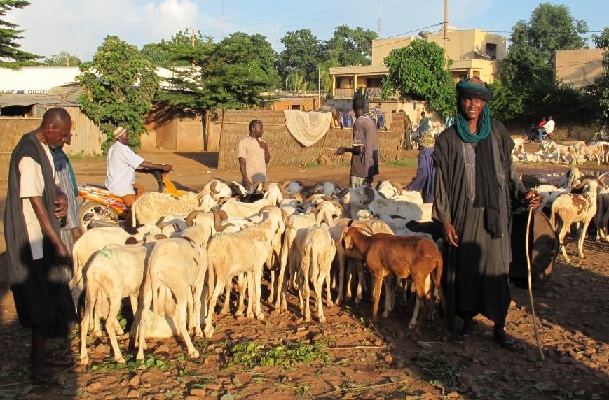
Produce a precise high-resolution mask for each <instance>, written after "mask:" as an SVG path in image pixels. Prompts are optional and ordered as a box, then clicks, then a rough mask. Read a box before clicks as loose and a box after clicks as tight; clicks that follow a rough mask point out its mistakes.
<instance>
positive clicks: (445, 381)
mask: <svg viewBox="0 0 609 400" xmlns="http://www.w3.org/2000/svg"><path fill="white" fill-rule="evenodd" d="M413 361H414V364H415V365H416V366H418V367H419V368H421V369H422V370H423V371H425V372H426V373H428V374H430V375H431V376H432V379H431V380H430V381H429V384H430V385H432V386H434V387H435V388H437V389H439V390H440V391H442V393H443V394H444V395H445V394H446V393H449V392H452V391H455V390H457V391H458V390H462V389H463V388H461V387H459V386H458V384H457V376H458V374H459V370H460V366H458V365H453V363H452V362H450V361H449V360H447V359H446V358H445V357H444V356H443V355H442V354H440V353H438V352H434V351H421V352H419V353H418V354H417V356H416V357H415V358H414V359H413Z"/></svg>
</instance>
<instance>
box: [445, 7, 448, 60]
mask: <svg viewBox="0 0 609 400" xmlns="http://www.w3.org/2000/svg"><path fill="white" fill-rule="evenodd" d="M447 40H448V0H444V51H445V52H446V41H447Z"/></svg>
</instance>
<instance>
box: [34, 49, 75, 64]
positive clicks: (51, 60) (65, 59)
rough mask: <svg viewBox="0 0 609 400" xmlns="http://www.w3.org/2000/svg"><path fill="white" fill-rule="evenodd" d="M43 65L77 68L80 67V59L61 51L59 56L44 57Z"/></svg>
mask: <svg viewBox="0 0 609 400" xmlns="http://www.w3.org/2000/svg"><path fill="white" fill-rule="evenodd" d="M43 63H44V65H56V66H61V65H63V66H66V67H77V66H79V65H80V63H81V61H80V58H78V57H76V56H75V55H72V54H70V53H68V52H67V51H61V52H59V54H55V55H52V56H50V57H46V58H45V59H44V62H43Z"/></svg>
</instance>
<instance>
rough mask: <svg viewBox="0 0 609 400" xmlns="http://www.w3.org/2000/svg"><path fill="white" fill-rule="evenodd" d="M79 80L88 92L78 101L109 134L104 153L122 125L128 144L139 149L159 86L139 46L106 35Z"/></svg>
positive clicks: (88, 114) (81, 69)
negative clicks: (129, 135)
mask: <svg viewBox="0 0 609 400" xmlns="http://www.w3.org/2000/svg"><path fill="white" fill-rule="evenodd" d="M77 80H78V81H79V82H80V85H81V86H82V88H83V90H84V92H85V93H84V94H83V95H81V96H80V97H79V98H78V101H79V102H80V104H81V105H82V110H83V111H84V112H85V114H87V116H89V118H91V119H92V120H93V121H94V122H95V123H96V124H97V125H99V127H100V129H101V130H102V132H103V133H105V134H106V135H107V139H106V141H105V142H104V143H103V144H102V149H103V150H104V153H105V151H106V150H107V149H108V148H109V147H110V145H111V144H112V143H113V142H114V136H113V131H114V129H115V128H116V127H117V126H119V125H120V126H122V127H124V128H127V130H128V131H129V132H130V133H131V139H130V143H129V145H130V146H132V147H135V148H138V147H139V145H140V139H139V138H140V135H141V134H143V133H145V132H146V127H145V125H144V121H145V117H146V114H147V113H148V111H150V109H151V106H152V99H153V97H154V94H155V93H156V91H157V89H158V87H159V77H158V76H157V74H156V72H155V69H154V66H153V65H152V63H151V62H150V61H148V60H146V59H144V58H143V57H142V56H141V55H140V54H139V52H138V50H137V47H135V46H132V45H129V44H127V43H126V42H124V41H122V40H120V39H119V38H118V37H116V36H107V37H106V38H105V39H104V41H103V43H102V45H101V46H100V47H98V48H97V51H96V53H95V55H94V56H93V61H92V62H91V63H83V64H81V65H80V75H79V76H78V77H77Z"/></svg>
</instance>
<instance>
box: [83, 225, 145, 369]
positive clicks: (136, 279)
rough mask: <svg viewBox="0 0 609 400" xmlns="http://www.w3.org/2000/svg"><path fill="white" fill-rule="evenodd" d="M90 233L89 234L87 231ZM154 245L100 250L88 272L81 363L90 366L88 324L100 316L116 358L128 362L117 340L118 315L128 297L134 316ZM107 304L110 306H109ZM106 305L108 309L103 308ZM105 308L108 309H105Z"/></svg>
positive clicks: (112, 246)
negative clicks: (123, 300) (123, 301)
mask: <svg viewBox="0 0 609 400" xmlns="http://www.w3.org/2000/svg"><path fill="white" fill-rule="evenodd" d="M88 232H90V231H88ZM152 248H153V245H152V244H146V245H142V244H132V245H116V244H111V245H108V246H106V247H104V248H103V249H102V250H100V251H98V252H97V253H96V254H95V256H94V257H93V259H92V260H91V263H90V265H89V268H88V269H87V272H86V276H85V281H86V296H85V309H84V312H83V315H82V321H81V324H80V363H81V364H83V365H86V364H88V363H89V356H88V355H87V332H88V330H89V323H90V322H91V320H92V319H94V318H95V315H99V316H101V317H102V318H104V319H105V320H106V331H107V332H108V336H109V338H110V345H111V346H112V350H113V352H114V359H115V360H116V362H118V363H120V364H124V363H125V359H124V358H123V356H122V354H121V351H120V349H119V347H118V343H117V341H116V335H117V332H119V334H122V329H121V327H120V325H119V324H118V321H117V319H116V315H117V314H118V313H119V311H120V307H121V300H122V299H123V298H124V297H129V298H130V300H131V308H132V311H133V313H134V314H135V313H136V310H137V307H138V305H137V302H138V300H137V296H138V294H139V290H140V286H141V284H142V280H143V277H144V269H145V260H146V257H147V255H148V254H149V252H150V250H151V249H152ZM106 302H107V303H106ZM106 305H107V308H105V307H104V306H106ZM104 308H105V309H104Z"/></svg>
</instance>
